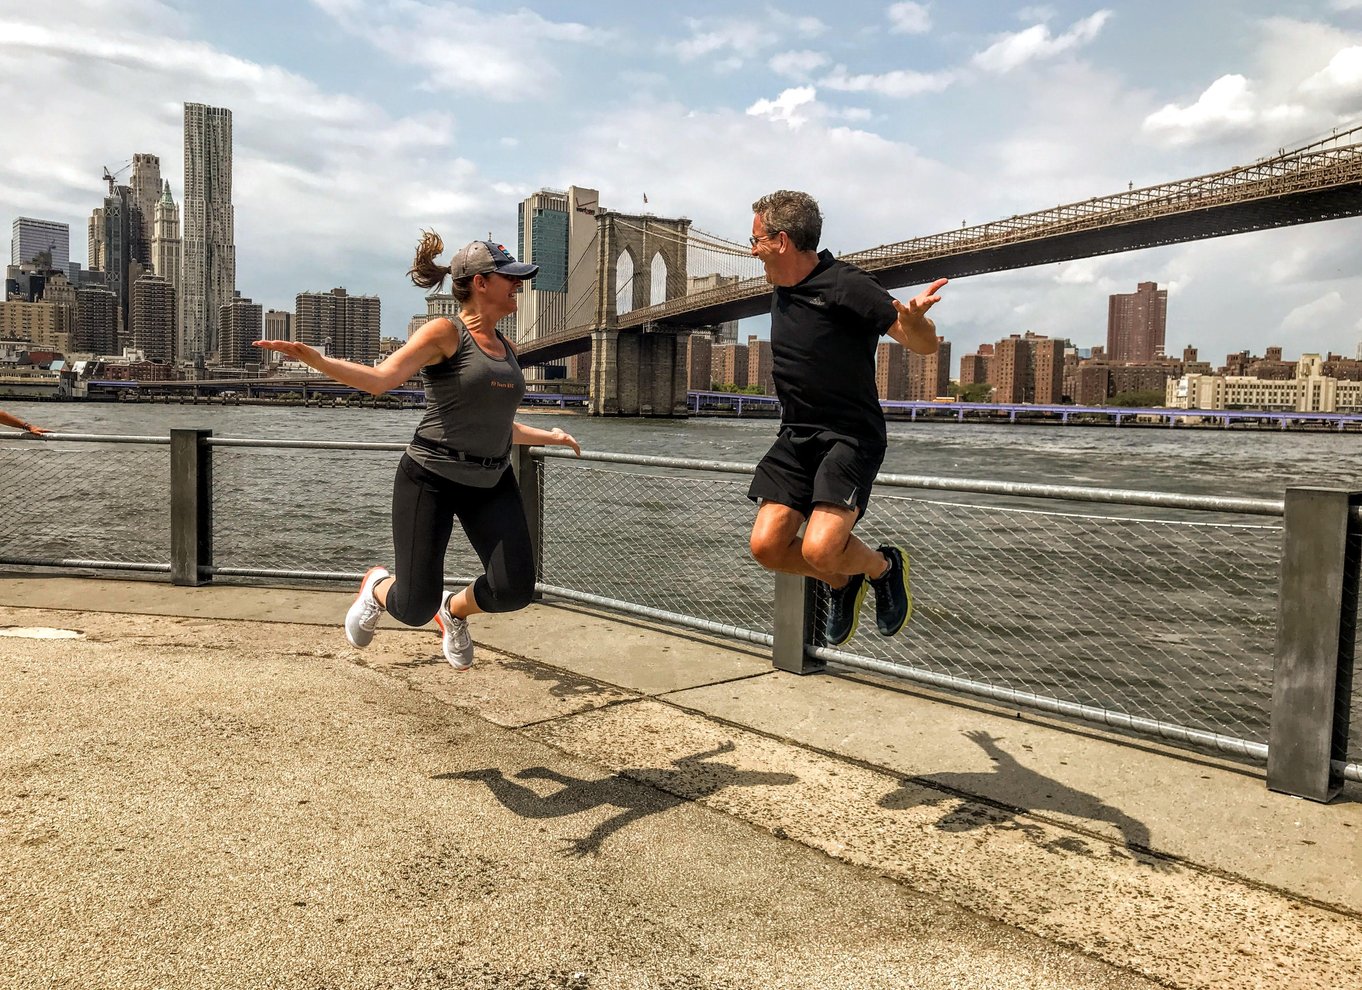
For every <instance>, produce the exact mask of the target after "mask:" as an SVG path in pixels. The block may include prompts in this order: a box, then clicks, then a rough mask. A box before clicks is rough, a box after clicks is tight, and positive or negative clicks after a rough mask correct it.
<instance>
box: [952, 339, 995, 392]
mask: <svg viewBox="0 0 1362 990" xmlns="http://www.w3.org/2000/svg"><path fill="white" fill-rule="evenodd" d="M992 374H993V345H992V344H980V345H979V350H977V351H976V352H975V353H973V354H965V355H963V356H962V357H961V358H960V387H961V388H964V387H966V386H968V385H977V384H979V383H980V382H987V381H990V380H991V377H992Z"/></svg>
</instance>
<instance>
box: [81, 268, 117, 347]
mask: <svg viewBox="0 0 1362 990" xmlns="http://www.w3.org/2000/svg"><path fill="white" fill-rule="evenodd" d="M71 349H72V350H73V351H74V352H76V353H78V354H113V353H116V352H117V351H118V297H117V296H115V295H114V294H113V290H112V289H110V288H108V287H107V286H105V285H78V286H76V327H75V333H74V335H73V337H72V340H71Z"/></svg>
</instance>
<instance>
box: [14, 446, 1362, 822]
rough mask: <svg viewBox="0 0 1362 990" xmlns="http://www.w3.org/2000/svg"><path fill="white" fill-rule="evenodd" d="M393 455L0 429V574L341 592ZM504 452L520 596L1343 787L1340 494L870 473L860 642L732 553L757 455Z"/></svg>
mask: <svg viewBox="0 0 1362 990" xmlns="http://www.w3.org/2000/svg"><path fill="white" fill-rule="evenodd" d="M166 446H169V447H170V457H167V456H166V453H165V451H163V450H160V449H158V448H161V447H166ZM404 448H405V445H404V444H401V443H353V442H326V441H286V440H252V439H231V438H219V437H213V436H211V434H210V433H209V432H207V431H193V430H175V431H172V436H171V437H110V436H103V435H77V434H57V435H49V436H48V437H47V438H45V440H37V439H34V438H24V437H22V436H20V435H16V434H4V435H0V505H3V506H4V509H3V510H0V564H4V565H11V566H43V567H55V568H62V569H68V570H70V569H93V570H112V571H153V572H161V573H169V574H170V575H171V579H172V580H173V581H175V582H176V583H180V584H198V583H203V582H207V581H211V580H212V579H213V578H214V577H219V576H222V577H226V576H231V577H248V578H263V579H288V580H310V581H345V582H350V581H355V580H358V578H359V577H360V576H361V574H362V573H363V571H364V570H365V569H366V568H367V567H368V566H369V565H371V564H373V563H374V562H376V561H382V560H386V559H388V558H389V556H390V553H391V550H390V546H391V544H390V532H389V512H390V509H389V506H390V498H391V477H392V467H393V461H394V458H395V455H396V454H397V453H398V452H400V451H401V450H403V449H404ZM515 467H516V470H517V472H518V473H519V475H520V479H521V490H522V494H523V497H524V500H525V505H526V511H527V516H528V517H529V519H530V523H531V531H532V533H533V534H534V535H535V539H536V548H537V553H538V565H537V566H538V574H537V578H538V581H537V587H538V590H539V592H540V594H541V595H545V596H549V597H553V598H559V599H563V600H567V601H575V602H581V603H583V604H588V605H593V606H599V607H604V608H608V609H613V610H615V611H619V612H623V613H627V614H632V615H638V616H642V617H646V618H650V619H654V620H658V621H661V622H665V623H670V624H674V625H677V626H681V627H685V628H690V629H696V630H700V631H704V632H707V633H711V634H716V635H720V636H725V637H729V638H733V639H736V640H741V641H744V642H748V643H752V644H756V645H759V646H763V647H767V648H770V649H771V651H772V656H773V662H774V663H775V665H776V666H777V667H779V668H781V669H784V670H790V671H795V672H799V673H809V672H813V671H817V670H821V669H824V667H825V665H827V664H834V665H838V666H842V667H849V668H856V669H861V670H867V671H873V672H877V673H882V674H892V675H894V676H896V677H901V678H906V679H908V680H911V681H914V682H916V683H919V684H923V685H927V686H930V687H933V688H937V689H942V690H947V691H952V692H958V693H964V694H968V695H972V696H976V697H983V698H987V699H990V700H992V701H995V702H999V703H1002V704H1006V705H1009V706H1019V707H1025V708H1029V709H1034V710H1038V711H1042V712H1048V713H1052V714H1055V715H1060V716H1064V717H1067V718H1075V719H1081V720H1084V721H1087V722H1095V723H1099V724H1103V725H1106V726H1111V727H1115V728H1118V729H1121V730H1124V731H1127V732H1133V733H1139V734H1142V735H1149V736H1154V737H1157V738H1161V739H1164V740H1168V741H1170V742H1173V743H1177V744H1182V745H1189V746H1195V747H1201V748H1209V749H1212V750H1214V751H1216V752H1220V753H1224V754H1227V755H1230V756H1233V757H1235V758H1237V759H1240V760H1245V761H1250V762H1256V763H1263V762H1266V763H1267V765H1268V783H1269V786H1271V787H1273V788H1274V789H1278V790H1284V791H1289V792H1291V793H1297V794H1302V795H1304V796H1309V797H1314V798H1317V799H1327V797H1328V796H1331V795H1332V793H1334V792H1335V791H1336V790H1337V788H1338V787H1339V786H1341V782H1342V780H1343V779H1345V778H1346V779H1352V780H1362V738H1360V737H1362V733H1359V732H1358V731H1356V730H1353V731H1352V732H1351V735H1350V729H1351V728H1352V723H1353V720H1352V715H1353V714H1354V713H1355V712H1357V711H1358V710H1359V709H1362V702H1360V701H1359V693H1360V692H1359V689H1358V688H1355V687H1353V685H1352V683H1351V670H1352V660H1353V642H1352V623H1353V621H1354V619H1355V615H1356V610H1357V604H1358V591H1357V570H1358V561H1359V558H1362V510H1359V509H1358V508H1357V505H1356V502H1357V500H1356V498H1355V497H1354V495H1353V494H1352V493H1347V492H1334V491H1324V490H1317V489H1290V490H1288V492H1287V495H1286V498H1285V499H1284V500H1269V499H1249V498H1214V497H1201V496H1188V495H1176V494H1168V493H1156V492H1136V491H1125V490H1115V489H1099V488H1087V487H1078V486H1066V485H1035V484H1014V483H1007V482H997V481H982V480H973V479H951V478H935V477H918V476H906V475H881V476H880V478H879V479H878V482H877V489H876V497H875V499H874V500H873V501H872V503H871V507H870V510H869V512H868V513H867V515H866V517H865V519H864V520H863V521H862V522H861V524H860V525H859V528H858V531H857V532H858V534H859V535H861V536H862V538H863V539H865V540H866V541H867V542H869V543H871V544H872V545H873V544H875V543H877V542H881V541H882V542H893V543H896V544H898V545H900V546H902V547H903V548H904V549H905V550H906V551H907V553H908V555H909V558H910V560H911V564H912V576H913V582H912V586H913V593H914V597H915V599H916V610H915V614H914V618H913V620H912V622H911V623H910V624H909V625H908V627H906V629H905V630H904V632H903V633H901V634H900V635H899V636H897V637H894V638H892V639H884V638H881V637H879V636H878V635H877V634H875V632H874V629H873V621H870V619H869V615H868V614H867V616H866V618H865V620H864V621H863V623H862V629H861V631H860V632H858V634H857V635H856V636H855V637H853V638H852V639H851V640H850V641H849V642H848V643H846V644H844V645H843V646H842V647H840V648H838V649H832V648H829V647H827V646H826V645H823V641H822V640H821V638H820V636H821V629H822V627H823V622H824V619H825V615H824V611H825V606H824V603H823V601H822V597H821V595H820V593H819V589H821V588H822V586H821V585H820V584H818V582H812V581H809V582H806V581H804V580H803V579H799V578H793V577H789V576H786V575H772V574H770V573H768V572H766V571H765V570H763V569H762V568H761V567H760V566H758V565H757V564H756V563H755V562H754V561H753V560H752V558H751V555H750V553H749V552H748V549H747V543H748V533H749V530H750V527H751V521H752V511H753V510H752V507H751V504H750V503H749V502H748V501H747V499H746V497H745V496H746V490H747V481H748V479H749V478H750V476H751V473H752V470H753V468H754V465H751V464H745V463H732V462H719V461H698V460H683V459H676V458H663V457H644V456H634V455H623V454H608V453H584V454H583V456H582V457H581V458H580V459H577V458H574V457H572V456H571V454H569V453H567V452H565V451H560V450H557V449H550V450H541V449H538V448H533V449H522V448H517V456H516V459H515ZM167 507H168V508H169V511H166V509H167ZM167 561H169V562H168V563H167ZM447 566H448V567H449V568H450V569H451V570H452V571H453V572H454V573H453V574H451V575H450V577H449V580H450V582H451V583H456V584H457V583H464V582H466V581H468V580H470V579H471V576H472V575H475V574H477V573H478V572H479V571H480V565H479V564H478V562H477V560H476V558H475V557H474V556H473V555H472V553H471V552H469V551H468V550H467V549H466V547H464V545H463V543H462V541H460V540H458V539H457V538H456V539H455V540H454V541H453V543H452V546H451V553H450V556H449V559H448V561H447ZM867 612H869V609H868V608H867ZM1359 687H1362V686H1359ZM1359 721H1362V720H1359ZM1358 728H1362V725H1359V727H1358Z"/></svg>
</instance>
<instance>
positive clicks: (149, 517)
mask: <svg viewBox="0 0 1362 990" xmlns="http://www.w3.org/2000/svg"><path fill="white" fill-rule="evenodd" d="M0 506H4V511H3V512H0V559H3V560H5V561H8V562H10V563H19V562H21V561H44V562H50V561H58V560H82V561H102V562H113V563H132V564H137V563H140V564H164V563H165V562H167V561H168V560H169V559H170V446H169V444H168V443H167V442H161V443H151V442H148V443H94V442H90V443H85V442H72V443H53V442H49V441H43V440H36V439H7V440H6V442H5V443H0Z"/></svg>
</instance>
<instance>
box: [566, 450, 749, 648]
mask: <svg viewBox="0 0 1362 990" xmlns="http://www.w3.org/2000/svg"><path fill="white" fill-rule="evenodd" d="M544 479H545V481H544V500H543V505H544V533H545V538H544V581H545V583H546V584H551V585H558V586H560V587H567V588H572V589H573V590H577V591H584V592H587V593H589V594H593V595H599V596H601V597H605V598H614V599H617V600H619V601H624V602H631V603H633V604H637V605H644V606H647V607H649V608H654V609H659V610H662V611H666V612H678V613H681V614H685V615H690V616H694V617H696V618H699V619H705V620H707V621H710V622H714V623H719V624H722V625H729V626H736V627H738V628H740V629H749V630H752V631H755V632H762V633H767V634H769V633H770V632H771V602H772V597H773V585H774V582H773V580H772V578H771V576H770V574H768V573H767V572H766V571H765V570H763V569H762V568H761V567H760V566H758V565H757V564H756V562H755V561H753V560H752V557H751V554H750V553H748V550H747V540H748V531H749V530H750V529H751V525H752V520H751V516H752V506H751V503H750V502H748V501H747V498H746V494H747V483H746V482H745V481H740V480H737V479H734V478H731V477H726V476H723V475H717V476H716V475H713V474H710V475H702V474H695V473H690V474H686V473H684V472H681V471H666V472H665V473H663V472H659V471H658V470H657V469H647V470H643V469H638V470H630V469H627V468H613V469H606V468H601V467H597V466H593V465H587V464H576V463H570V462H567V461H564V460H560V459H554V460H551V461H548V462H547V463H546V464H545V471H544Z"/></svg>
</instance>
